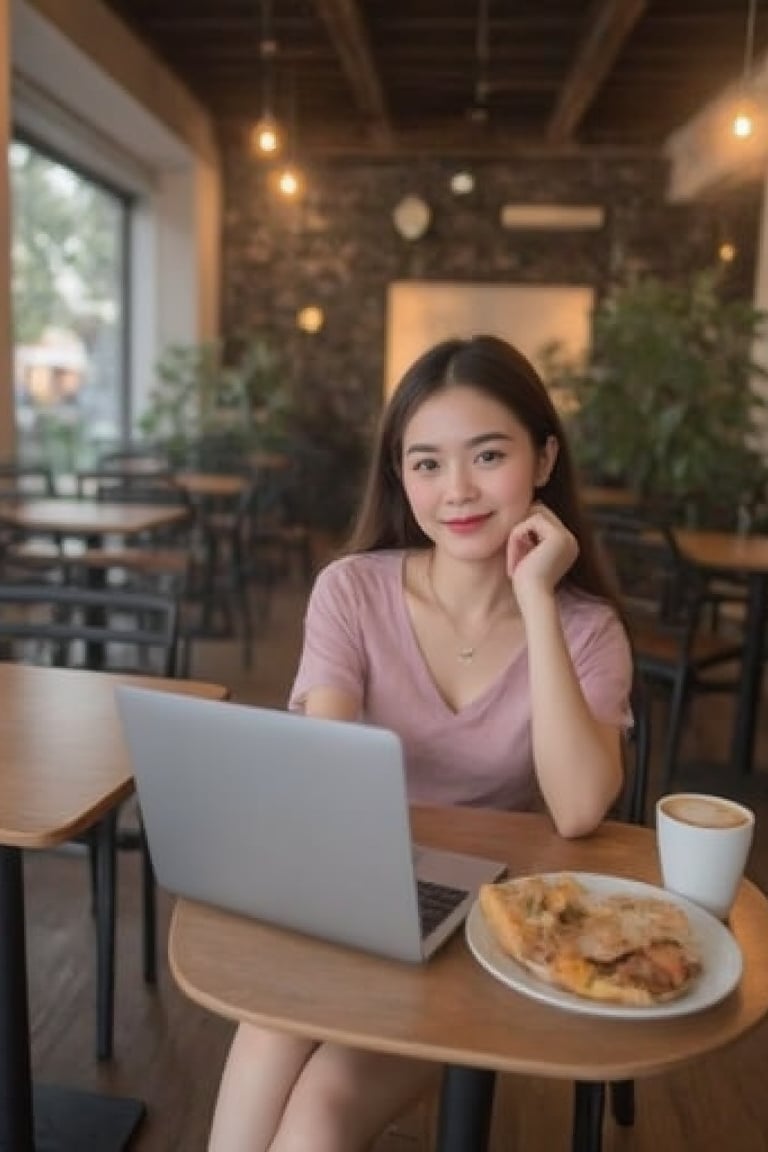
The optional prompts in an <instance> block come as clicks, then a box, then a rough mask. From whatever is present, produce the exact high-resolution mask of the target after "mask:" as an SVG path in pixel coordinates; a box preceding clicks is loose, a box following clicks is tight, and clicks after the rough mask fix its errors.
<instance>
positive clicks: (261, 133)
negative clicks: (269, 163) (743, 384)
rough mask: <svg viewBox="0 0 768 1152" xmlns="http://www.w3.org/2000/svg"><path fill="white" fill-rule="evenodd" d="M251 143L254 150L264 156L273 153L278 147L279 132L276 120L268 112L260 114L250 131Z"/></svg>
mask: <svg viewBox="0 0 768 1152" xmlns="http://www.w3.org/2000/svg"><path fill="white" fill-rule="evenodd" d="M251 143H252V145H253V150H254V152H257V153H259V152H260V153H262V154H263V155H265V156H271V155H274V153H275V152H277V151H278V149H279V148H280V133H279V132H278V127H277V121H276V120H274V119H273V117H272V116H270V115H269V114H267V115H264V116H262V117H261V118H260V119H259V121H258V122H257V123H256V125H255V127H254V129H253V132H252V133H251Z"/></svg>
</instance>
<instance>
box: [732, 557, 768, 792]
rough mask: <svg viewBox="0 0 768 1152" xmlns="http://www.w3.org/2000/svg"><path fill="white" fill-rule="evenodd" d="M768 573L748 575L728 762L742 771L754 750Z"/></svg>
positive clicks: (746, 770)
mask: <svg viewBox="0 0 768 1152" xmlns="http://www.w3.org/2000/svg"><path fill="white" fill-rule="evenodd" d="M767 584H768V575H766V574H765V573H762V572H753V573H751V575H750V577H749V599H748V604H747V619H746V623H745V625H744V633H745V637H744V656H743V660H742V666H741V685H740V688H739V694H738V697H737V699H736V717H735V720H734V725H733V738H732V741H731V763H732V765H733V766H734V768H735V769H736V770H737V771H738V772H741V773H743V774H747V773H749V772H751V771H752V761H753V759H754V750H755V724H756V719H757V709H758V704H759V701H760V692H761V687H762V680H763V648H764V645H763V630H764V628H765V615H766V601H767V600H768V596H766V586H767Z"/></svg>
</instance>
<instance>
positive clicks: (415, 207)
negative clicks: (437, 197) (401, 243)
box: [392, 196, 432, 240]
mask: <svg viewBox="0 0 768 1152" xmlns="http://www.w3.org/2000/svg"><path fill="white" fill-rule="evenodd" d="M431 220H432V209H431V208H430V207H429V204H427V202H426V201H425V200H422V199H421V197H420V196H404V197H403V199H402V200H401V201H400V203H399V204H397V205H396V206H395V209H394V211H393V213H392V222H393V224H394V225H395V229H396V230H397V232H398V233H399V234H400V235H401V236H402V238H403V239H404V240H420V239H421V237H422V236H423V235H424V233H425V232H426V231H427V229H428V228H429V225H430V222H431Z"/></svg>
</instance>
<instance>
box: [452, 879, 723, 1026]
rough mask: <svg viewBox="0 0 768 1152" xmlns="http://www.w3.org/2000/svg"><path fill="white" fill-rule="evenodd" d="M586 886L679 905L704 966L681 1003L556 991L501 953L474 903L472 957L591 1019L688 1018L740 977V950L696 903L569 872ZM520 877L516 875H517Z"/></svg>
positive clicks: (521, 987) (469, 926)
mask: <svg viewBox="0 0 768 1152" xmlns="http://www.w3.org/2000/svg"><path fill="white" fill-rule="evenodd" d="M561 875H562V873H549V874H548V875H547V879H553V880H554V879H556V878H557V877H559V876H561ZM568 875H569V876H573V877H575V879H576V880H578V881H579V882H580V883H581V884H583V885H584V887H585V888H586V889H587V890H588V891H589V892H592V893H594V894H595V895H596V896H607V895H610V894H613V893H621V894H622V895H629V896H655V897H658V898H659V899H662V900H669V901H670V902H672V903H674V904H678V905H679V906H680V907H681V908H683V909H684V910H685V912H686V913H687V915H688V919H689V922H690V924H691V928H692V930H693V934H694V937H695V939H696V943H697V945H698V948H699V953H700V956H701V963H702V973H701V976H700V977H699V979H698V980H697V981H696V983H695V984H694V985H693V987H692V988H691V990H690V991H689V992H687V993H686V994H685V995H684V996H681V997H680V999H679V1000H669V1001H668V1002H667V1003H664V1004H652V1005H649V1006H648V1007H640V1006H635V1005H625V1004H611V1003H603V1002H601V1001H599V1000H587V999H586V998H585V997H582V996H575V995H574V994H573V993H571V992H565V991H563V990H561V989H560V988H555V987H554V986H553V985H551V984H547V983H546V982H545V981H543V980H540V979H539V978H538V977H537V976H534V975H533V974H532V973H531V972H528V971H527V970H526V969H525V968H523V967H522V965H520V964H518V963H517V961H515V960H513V959H512V957H511V956H507V955H505V953H504V952H502V950H501V948H499V946H498V944H497V943H496V942H495V940H493V939H492V937H491V933H490V931H489V929H488V927H487V926H486V923H485V919H484V917H483V914H482V912H481V911H480V905H479V904H478V902H477V901H475V903H474V904H473V905H472V908H471V910H470V913H469V916H468V917H467V922H466V935H467V943H468V945H469V947H470V950H471V952H472V954H473V955H474V957H475V959H476V960H477V961H478V963H480V964H482V966H483V968H485V969H487V971H488V972H490V973H491V975H492V976H495V977H496V979H497V980H501V982H502V984H507V985H509V987H510V988H514V990H515V991H516V992H522V993H523V995H525V996H531V997H533V999H534V1000H541V1001H543V1002H544V1003H545V1004H552V1005H554V1006H556V1007H558V1008H566V1009H567V1010H568V1011H570V1012H584V1013H586V1014H587V1015H589V1016H615V1017H620V1018H622V1019H638V1018H640V1019H643V1020H651V1019H656V1018H660V1017H665V1018H666V1017H669V1016H688V1015H690V1014H691V1013H693V1012H701V1011H702V1010H703V1009H704V1008H709V1007H711V1005H713V1004H717V1003H718V1002H719V1001H720V1000H724V999H725V997H726V996H727V995H728V994H729V993H730V992H732V991H733V989H734V988H735V987H736V985H737V984H738V982H739V980H740V979H741V972H742V967H743V961H742V956H741V949H740V948H739V945H738V944H737V943H736V940H735V939H734V937H733V936H732V935H731V933H730V932H729V930H728V929H727V928H726V927H725V925H724V924H721V923H720V921H719V920H716V919H715V917H714V916H710V914H709V912H705V911H704V910H703V909H701V908H699V907H698V906H697V905H696V904H691V903H690V901H688V900H683V899H682V898H681V897H680V896H676V895H675V894H674V893H672V892H667V891H666V890H665V889H663V888H656V887H654V886H653V885H652V884H643V883H641V882H640V881H639V880H625V879H623V878H622V877H620V876H600V875H597V874H596V873H592V872H569V873H568ZM515 879H518V877H515Z"/></svg>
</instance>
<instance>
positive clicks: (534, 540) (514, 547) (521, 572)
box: [507, 503, 579, 607]
mask: <svg viewBox="0 0 768 1152" xmlns="http://www.w3.org/2000/svg"><path fill="white" fill-rule="evenodd" d="M578 554H579V545H578V543H577V541H576V537H575V536H574V535H573V533H572V532H569V531H568V529H567V528H566V527H565V525H564V524H563V523H562V521H561V520H559V519H558V518H557V516H555V514H554V512H552V511H550V509H549V508H547V507H546V506H545V505H544V504H538V503H537V504H532V505H531V510H530V512H529V513H528V515H527V516H526V517H525V519H524V520H521V521H520V523H519V524H517V525H515V527H514V528H513V529H512V532H511V533H510V536H509V543H508V545H507V572H508V574H509V578H510V580H511V581H512V583H513V585H514V589H515V596H516V597H517V601H518V603H519V604H520V605H521V607H522V603H523V601H524V600H525V598H526V596H527V595H528V594H529V593H531V592H536V591H546V592H550V593H551V592H554V590H555V588H556V587H557V585H558V584H559V582H560V581H561V580H562V578H563V576H565V574H566V572H568V570H569V569H570V568H571V567H572V565H573V563H574V561H575V560H576V557H577V556H578Z"/></svg>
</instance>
